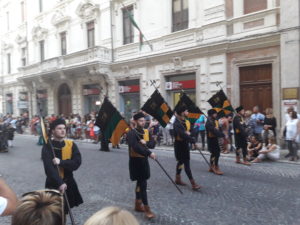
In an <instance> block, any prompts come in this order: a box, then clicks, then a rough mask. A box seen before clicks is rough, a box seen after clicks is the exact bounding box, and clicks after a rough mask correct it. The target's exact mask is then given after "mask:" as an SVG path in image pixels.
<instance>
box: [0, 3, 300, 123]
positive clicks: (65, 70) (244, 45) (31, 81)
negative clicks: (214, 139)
mask: <svg viewBox="0 0 300 225" xmlns="http://www.w3.org/2000/svg"><path fill="white" fill-rule="evenodd" d="M0 4H1V8H0V10H1V11H0V21H1V23H2V24H1V27H2V28H3V29H2V30H1V43H2V46H1V64H0V66H1V78H2V80H1V87H2V88H1V97H2V106H1V107H2V111H3V113H13V114H15V115H18V114H20V113H22V112H23V111H29V113H30V115H33V114H38V113H39V111H40V110H41V111H42V114H44V115H49V114H53V113H55V114H58V113H59V114H61V113H63V114H70V113H71V112H73V113H79V114H81V115H84V114H86V113H89V112H91V111H97V110H98V108H99V104H101V101H102V100H103V97H104V96H105V95H108V96H109V97H110V100H111V101H112V102H113V103H114V104H115V105H116V106H117V107H118V108H119V109H120V111H121V112H122V113H124V115H125V117H126V118H128V117H130V116H131V113H132V112H134V111H136V110H138V109H139V108H140V107H141V105H142V104H143V103H144V102H145V101H146V100H147V98H148V97H149V96H150V95H151V93H152V92H153V91H154V89H155V87H156V88H158V89H159V90H160V92H161V93H162V94H163V96H164V97H166V99H167V100H168V102H169V103H170V105H171V106H174V105H175V104H176V102H177V101H178V99H179V95H180V93H181V91H182V90H184V91H185V92H186V93H187V94H188V95H189V96H190V97H191V98H192V99H193V100H194V101H195V102H196V103H197V105H198V106H199V107H200V108H201V109H203V110H207V109H208V108H209V105H208V103H207V102H206V101H207V99H208V98H209V97H210V96H211V95H212V94H213V93H215V92H216V91H217V90H219V89H220V87H222V88H223V89H224V90H225V92H226V93H227V94H228V96H229V97H230V99H231V101H232V104H233V106H238V105H240V104H243V105H244V106H245V108H247V109H252V107H253V106H254V105H259V106H260V107H261V108H262V109H265V108H267V107H272V108H273V109H274V114H275V116H276V117H277V118H280V119H281V118H283V117H284V110H285V109H286V107H288V106H290V105H293V106H295V107H298V108H299V86H300V73H299V72H300V69H299V65H300V57H299V52H300V44H299V37H300V35H299V34H300V29H299V25H300V16H299V12H300V5H299V2H298V1H293V0H285V1H280V0H214V1H211V0H164V1H159V0H154V1H147V0H111V1H110V0H61V1H45V0H14V1H8V0H1V1H0ZM129 13H130V14H131V15H133V18H134V20H135V21H136V23H137V24H138V26H139V27H140V29H141V30H142V32H143V34H144V36H145V37H146V38H147V40H148V42H146V41H145V40H144V42H143V44H142V45H141V43H140V41H139V40H140V34H139V31H138V30H137V29H135V27H134V26H133V24H132V22H131V18H130V16H129ZM154 86H155V87H154Z"/></svg>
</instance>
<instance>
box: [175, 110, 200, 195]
mask: <svg viewBox="0 0 300 225" xmlns="http://www.w3.org/2000/svg"><path fill="white" fill-rule="evenodd" d="M188 113H189V112H188V110H187V107H186V106H179V107H177V108H176V114H177V115H176V120H175V122H174V124H173V127H174V137H175V142H174V151H175V158H176V160H177V166H176V179H175V183H176V184H178V185H186V184H185V183H184V182H182V180H181V177H180V173H181V171H182V169H183V168H184V170H185V173H186V175H187V176H188V178H189V180H190V182H191V184H192V188H193V190H198V189H200V188H201V186H200V185H198V184H196V182H195V180H194V178H193V175H192V171H191V168H190V145H189V144H190V143H192V144H195V139H194V138H193V137H191V133H190V128H191V124H190V122H189V121H188V120H187V119H186V117H187V116H188Z"/></svg>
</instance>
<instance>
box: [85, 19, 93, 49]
mask: <svg viewBox="0 0 300 225" xmlns="http://www.w3.org/2000/svg"><path fill="white" fill-rule="evenodd" d="M86 27H87V41H88V48H92V47H94V46H95V23H94V21H92V22H89V23H87V24H86Z"/></svg>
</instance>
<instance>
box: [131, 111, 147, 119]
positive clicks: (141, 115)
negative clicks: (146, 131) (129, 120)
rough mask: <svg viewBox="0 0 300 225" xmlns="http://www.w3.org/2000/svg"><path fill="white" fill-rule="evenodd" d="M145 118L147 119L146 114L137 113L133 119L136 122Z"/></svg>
mask: <svg viewBox="0 0 300 225" xmlns="http://www.w3.org/2000/svg"><path fill="white" fill-rule="evenodd" d="M144 117H145V114H144V113H142V112H139V113H137V114H135V115H134V116H133V119H134V120H138V119H141V118H144Z"/></svg>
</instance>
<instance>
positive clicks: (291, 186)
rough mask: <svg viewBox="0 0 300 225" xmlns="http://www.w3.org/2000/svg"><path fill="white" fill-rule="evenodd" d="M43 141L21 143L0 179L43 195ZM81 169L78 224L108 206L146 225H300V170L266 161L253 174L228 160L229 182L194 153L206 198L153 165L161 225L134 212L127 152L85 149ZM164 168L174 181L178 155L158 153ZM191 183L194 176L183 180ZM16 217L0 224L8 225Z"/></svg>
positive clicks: (1, 167)
mask: <svg viewBox="0 0 300 225" xmlns="http://www.w3.org/2000/svg"><path fill="white" fill-rule="evenodd" d="M36 142H37V137H32V136H20V135H18V136H16V140H15V142H14V147H13V148H12V149H10V152H9V153H2V154H0V173H2V174H3V176H4V178H5V179H6V181H7V182H8V184H9V185H10V186H11V187H12V188H13V189H14V190H15V191H16V192H17V194H18V196H21V194H22V193H25V192H28V191H32V190H36V189H42V188H44V182H45V174H44V169H43V165H42V161H41V159H40V156H41V154H40V153H41V151H40V149H41V147H40V146H37V145H36ZM78 146H79V149H80V151H81V153H82V165H81V167H80V168H79V170H78V171H77V172H75V179H76V181H77V183H78V186H79V189H80V191H81V193H82V196H83V199H84V204H83V205H81V206H80V207H78V208H75V209H74V210H73V213H74V216H75V219H76V222H77V224H78V225H81V224H83V223H84V222H85V221H86V220H87V218H88V217H90V216H91V215H92V214H93V213H94V212H96V211H98V210H99V209H101V208H102V207H104V206H110V205H116V206H120V207H122V208H125V209H127V210H129V211H130V212H132V213H133V214H134V215H135V216H137V218H138V219H139V221H140V223H141V224H143V225H146V224H161V225H162V224H168V225H171V224H172V225H179V224H184V225H200V224H203V225H235V224H236V225H243V224H247V225H256V224H257V225H261V224H268V225H279V224H280V225H285V224H286V225H299V224H300V214H299V209H300V192H299V187H300V180H299V177H300V169H299V165H296V164H288V163H275V162H273V163H271V162H265V163H261V164H255V165H252V166H250V167H246V166H243V165H237V164H235V163H234V161H233V159H232V158H221V159H220V167H221V169H222V170H223V171H224V172H225V175H224V176H216V175H213V174H211V173H209V172H207V169H208V168H207V165H206V163H205V162H204V160H203V158H202V157H201V156H200V155H199V154H192V160H191V167H192V171H193V175H194V178H195V180H196V181H197V182H198V183H199V184H201V185H202V186H203V189H201V191H199V192H195V191H192V190H191V188H190V186H187V187H183V188H182V191H183V192H184V194H183V195H180V194H179V192H178V191H177V190H176V189H175V187H173V185H172V184H171V182H170V181H169V180H168V179H167V177H166V176H165V174H164V173H163V171H162V170H161V169H160V168H159V167H158V165H157V164H156V163H155V162H153V161H151V179H150V180H149V183H148V186H149V190H148V195H149V202H150V206H151V208H152V209H153V211H154V212H155V213H156V215H157V218H156V219H155V220H153V221H146V220H145V219H144V218H143V215H142V214H138V213H135V212H134V211H133V209H132V208H133V202H134V187H135V183H133V182H131V181H130V179H129V172H128V152H127V149H125V148H122V149H117V150H115V149H113V151H111V152H100V151H98V150H99V145H95V144H90V143H78ZM154 151H155V152H156V153H157V155H158V159H159V160H160V162H161V164H162V165H164V166H165V168H166V170H167V171H168V172H169V173H170V174H171V176H172V177H173V176H174V173H175V164H176V162H175V159H174V156H173V152H171V151H162V150H154ZM183 179H184V181H185V182H187V181H188V180H187V177H186V176H185V174H183ZM9 224H10V218H0V225H9Z"/></svg>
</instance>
